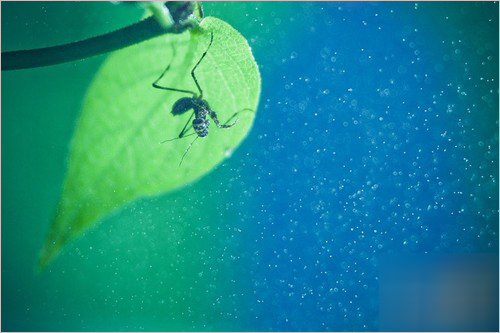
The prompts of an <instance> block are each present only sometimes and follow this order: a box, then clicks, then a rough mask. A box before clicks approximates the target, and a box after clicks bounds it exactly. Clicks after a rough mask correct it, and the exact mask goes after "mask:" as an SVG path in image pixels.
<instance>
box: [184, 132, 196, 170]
mask: <svg viewBox="0 0 500 333" xmlns="http://www.w3.org/2000/svg"><path fill="white" fill-rule="evenodd" d="M198 138H199V136H197V137H196V138H194V140H193V141H191V143H190V144H189V146H188V147H187V149H186V151H185V152H184V155H182V158H181V162H180V163H179V166H181V164H182V161H184V157H185V156H186V154H187V153H188V151H189V149H191V146H192V145H193V143H194V142H195V141H196V140H197V139H198Z"/></svg>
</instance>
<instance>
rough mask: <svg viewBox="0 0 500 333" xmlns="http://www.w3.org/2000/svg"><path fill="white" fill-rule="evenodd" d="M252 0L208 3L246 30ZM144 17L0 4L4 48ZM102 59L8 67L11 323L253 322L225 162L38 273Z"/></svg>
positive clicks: (5, 243)
mask: <svg viewBox="0 0 500 333" xmlns="http://www.w3.org/2000/svg"><path fill="white" fill-rule="evenodd" d="M245 6H247V4H231V6H228V4H217V3H213V4H212V3H209V4H207V5H206V6H205V13H206V15H210V13H211V9H213V8H214V7H215V8H217V9H218V14H219V15H218V17H220V18H223V19H224V18H226V17H230V18H231V20H228V21H229V23H231V24H232V25H233V26H234V27H235V28H236V29H238V30H240V29H241V30H240V31H241V32H242V33H243V34H244V35H245V33H246V32H248V31H249V30H251V28H252V27H251V25H250V26H249V27H248V23H247V29H244V28H241V27H239V26H238V25H241V24H243V22H245V21H247V19H246V18H245V17H244V16H240V15H238V18H236V17H233V16H232V13H234V12H239V13H241V12H245V8H243V7H245ZM261 6H262V5H261ZM265 6H268V7H276V6H278V4H268V5H265ZM234 7H239V8H240V9H237V8H234ZM280 7H282V8H281V9H280V10H283V9H286V8H284V7H285V6H284V5H280ZM141 16H142V11H141V10H139V9H136V8H133V7H128V6H115V5H112V4H111V3H109V2H100V3H99V2H83V3H60V2H52V3H41V2H32V3H30V2H29V3H26V2H2V51H6V50H15V49H28V48H36V47H44V46H49V45H55V44H60V43H66V42H71V41H74V40H78V39H82V38H86V37H89V36H93V35H96V34H101V33H103V32H108V31H111V30H114V29H117V28H120V27H122V26H126V25H128V24H130V23H133V22H136V21H137V20H138V19H139V18H140V17H141ZM104 57H105V56H99V57H95V58H92V59H88V60H83V61H78V62H73V63H69V64H63V65H58V66H53V67H49V68H40V69H33V70H23V71H14V72H4V73H2V160H3V161H2V198H3V201H2V330H21V331H22V330H26V331H29V330H39V331H44V330H54V331H58V330H64V331H65V330H69V331H71V330H89V331H92V330H153V331H154V330H225V329H231V330H238V329H240V330H243V329H245V327H247V326H248V325H247V324H248V323H247V322H246V318H245V297H246V296H245V295H242V294H241V290H250V289H249V288H247V287H248V286H247V284H248V283H249V281H247V280H246V279H245V276H242V275H241V274H239V272H244V271H245V266H247V263H246V262H245V260H244V259H242V258H240V257H238V256H235V255H234V254H237V253H240V252H241V249H242V248H244V247H245V243H246V242H250V241H251V240H249V239H244V237H245V236H244V233H241V232H240V231H239V230H238V229H239V228H244V227H245V226H244V225H238V223H241V221H244V220H242V219H241V218H240V217H238V216H236V212H237V209H228V207H227V206H226V200H225V199H226V198H228V197H231V196H233V197H234V193H238V192H240V191H243V189H242V188H241V187H239V186H238V184H239V183H238V182H232V184H231V185H230V186H224V185H222V186H221V184H224V183H225V181H226V179H227V177H228V176H230V175H229V174H228V173H229V171H228V169H227V168H224V167H222V168H218V169H217V170H214V171H213V172H212V173H211V174H209V175H208V176H207V177H205V178H203V179H202V180H201V181H199V182H197V183H195V184H193V185H191V186H188V187H187V188H185V189H183V190H181V191H177V192H176V193H173V194H170V195H165V196H162V197H159V198H154V199H144V200H139V201H138V202H136V203H134V204H132V205H130V206H128V207H126V208H125V209H123V210H122V211H121V212H120V213H118V214H116V215H114V216H112V217H110V218H108V219H106V220H105V221H104V223H102V224H100V225H98V226H97V227H96V228H94V229H93V230H91V231H90V232H88V233H87V234H86V235H85V236H84V237H82V238H81V239H79V240H77V241H76V242H73V243H72V244H70V245H69V246H68V247H67V249H66V250H65V251H64V252H63V253H62V255H60V256H59V257H58V258H57V259H56V260H55V262H54V263H53V264H52V265H51V266H49V267H48V269H47V271H46V272H44V273H42V274H39V275H36V274H35V273H34V267H35V263H36V260H37V255H38V251H39V250H40V248H41V246H42V243H43V240H44V238H45V235H46V232H47V230H48V226H49V223H50V220H51V218H52V216H53V213H54V209H55V207H56V203H57V201H58V198H59V195H60V188H61V184H62V181H63V177H64V175H65V167H66V165H65V162H66V159H67V153H68V143H69V141H70V138H71V136H72V132H73V129H74V126H75V121H76V119H77V117H78V112H79V109H80V105H81V101H82V98H83V96H84V93H85V90H86V88H87V86H88V85H89V83H90V81H91V78H92V75H93V74H94V73H95V71H96V69H97V68H98V67H99V65H100V63H101V62H102V61H103V59H104ZM240 153H241V149H240V150H239V151H237V152H236V153H235V154H234V155H233V156H234V159H237V158H238V154H240ZM212 188H217V191H215V192H214V193H212V192H211V191H210V189H212ZM208 192H209V193H208ZM233 192H234V193H233ZM207 194H208V195H207ZM200 203H202V206H198V204H200ZM247 204H248V203H247ZM237 222H238V223H237ZM236 227H237V228H236Z"/></svg>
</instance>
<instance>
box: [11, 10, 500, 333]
mask: <svg viewBox="0 0 500 333" xmlns="http://www.w3.org/2000/svg"><path fill="white" fill-rule="evenodd" d="M204 9H205V15H207V16H216V17H219V18H221V19H224V20H226V21H227V22H228V23H230V24H231V25H233V27H235V28H236V29H237V30H239V31H240V32H241V33H242V34H243V35H244V36H245V37H246V38H247V39H248V41H249V43H250V45H251V46H252V50H253V52H254V55H255V58H256V61H257V63H258V64H259V68H260V71H261V75H262V95H261V101H260V106H259V110H258V113H257V117H256V122H255V125H254V127H253V129H252V131H251V133H250V135H249V136H248V138H247V139H246V140H245V142H244V143H243V144H242V145H241V146H240V147H239V149H238V150H237V151H236V152H235V153H234V154H233V156H232V157H231V158H230V159H229V160H227V161H226V162H224V164H223V165H221V166H219V167H218V168H216V169H215V170H214V171H212V172H211V173H210V174H208V175H207V176H205V177H204V178H203V179H201V180H199V181H197V182H196V183H194V184H192V185H189V186H187V187H185V188H183V189H181V190H178V191H176V192H174V193H171V194H167V195H164V196H161V197H158V198H152V199H141V200H138V201H137V202H135V203H133V204H131V205H128V206H127V207H125V208H124V209H123V210H122V211H121V212H120V213H118V214H115V215H113V216H111V217H109V218H107V219H105V220H104V221H103V223H101V224H99V225H98V226H97V227H95V228H93V229H92V230H91V231H89V232H88V233H86V234H85V235H84V236H83V237H82V238H80V239H79V240H77V241H75V242H73V243H72V244H70V245H69V246H68V248H67V249H66V251H65V252H64V253H63V254H62V255H61V256H60V257H59V258H57V259H56V261H55V262H54V263H53V264H52V265H51V266H50V267H49V268H48V269H47V271H45V272H43V273H42V274H38V275H37V274H35V273H34V266H35V263H36V260H37V254H38V251H39V249H40V248H41V245H42V243H43V240H44V237H45V233H46V232H47V230H48V226H49V224H50V219H51V217H52V214H53V211H54V209H55V206H56V203H57V201H58V199H59V195H60V189H61V185H62V181H63V179H64V175H65V163H66V158H67V153H68V143H69V140H70V138H71V135H72V132H73V129H74V124H75V122H76V119H77V118H78V112H79V109H80V104H81V101H82V98H83V96H84V94H85V90H86V88H87V87H88V85H89V83H90V81H91V79H92V75H93V74H94V73H95V71H96V69H97V68H98V66H99V64H100V63H101V62H102V61H103V59H104V56H99V57H95V58H92V59H88V60H84V61H78V62H74V63H69V64H64V65H58V66H53V67H48V68H40V69H33V70H26V71H16V72H3V73H2V199H3V200H2V330H4V331H5V330H9V331H18V330H22V331H30V330H37V331H44V330H50V331H66V330H68V331H71V330H76V331H81V330H85V331H93V330H101V331H116V330H120V331H123V330H146V331H165V330H167V331H168V330H181V331H188V330H243V331H247V330H252V331H254V330H257V331H258V330H262V331H297V330H304V331H310V330H313V331H324V330H330V331H331V330H334V331H373V330H378V283H379V282H378V274H379V271H378V268H379V259H380V255H382V254H387V253H423V252H429V253H441V252H444V253H446V252H490V253H498V245H499V244H498V218H499V216H498V200H499V197H498V167H499V166H498V125H499V124H498V69H499V66H498V48H499V43H498V40H499V36H498V24H499V22H498V10H499V8H498V3H493V2H417V3H413V2H404V3H403V2H384V3H377V2H375V3H373V2H370V3H368V2H362V3H361V2H349V3H336V2H289V3H287V2H283V3H259V2H238V3H231V2H209V3H205V4H204ZM141 15H142V12H141V11H140V10H139V9H136V8H132V7H127V6H125V7H121V6H116V5H112V4H110V3H103V2H102V3H99V2H97V3H61V4H57V3H43V2H41V3H28V4H22V3H16V2H14V3H9V2H7V3H6V2H3V3H2V51H5V50H14V49H23V48H34V47H43V46H49V45H55V44H60V43H66V42H70V41H74V40H78V39H82V38H86V37H89V36H93V35H97V34H101V33H103V32H107V31H110V30H113V29H117V28H119V27H122V26H125V25H127V24H130V23H133V22H135V21H136V20H137V19H139V18H140V17H141ZM172 257H174V258H175V260H173V261H172V260H171V258H172Z"/></svg>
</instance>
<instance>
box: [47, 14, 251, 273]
mask: <svg viewBox="0 0 500 333" xmlns="http://www.w3.org/2000/svg"><path fill="white" fill-rule="evenodd" d="M200 27H201V28H202V30H201V32H200V31H197V32H194V31H190V32H185V33H183V34H180V35H166V36H161V37H158V38H155V39H152V40H149V41H146V42H143V43H140V44H138V45H135V46H131V47H128V48H126V49H123V50H120V51H117V52H115V53H113V54H112V55H111V56H109V58H108V59H107V60H106V61H105V62H104V64H103V65H102V67H101V68H100V70H99V72H98V73H97V75H96V77H95V79H94V81H93V83H92V84H91V86H90V88H89V90H88V92H87V95H86V97H85V100H84V104H83V110H82V113H81V116H80V119H79V120H78V124H77V128H76V131H75V134H74V137H73V139H72V143H71V148H70V157H69V162H68V171H67V175H66V179H65V182H64V186H63V193H62V197H61V199H60V202H59V205H58V207H57V210H56V216H55V219H54V221H53V224H52V226H51V228H50V230H49V234H48V236H47V240H46V243H45V245H44V248H43V249H42V252H41V255H40V262H39V267H40V268H41V269H42V268H44V267H45V266H46V265H47V264H48V263H49V262H50V261H51V260H52V259H53V258H54V257H55V256H56V255H57V254H58V253H59V252H60V250H61V249H62V247H63V246H64V245H65V244H66V243H67V242H68V241H70V240H72V239H74V238H75V237H77V236H79V235H80V234H81V233H82V232H84V231H85V230H86V229H88V228H89V227H91V226H93V225H94V224H95V223H96V222H97V221H98V220H100V219H102V218H103V217H105V216H106V215H108V214H110V213H111V212H113V211H115V210H117V209H119V208H120V207H122V206H123V205H125V204H127V203H129V202H131V201H133V200H135V199H137V198H140V197H144V196H154V195H158V194H161V193H164V192H167V191H172V190H174V189H177V188H179V187H181V186H183V185H186V184H188V183H190V182H192V181H194V180H196V179H197V178H199V177H201V176H203V175H204V174H206V173H207V172H209V171H210V170H212V169H213V168H214V167H215V166H216V165H218V164H220V163H221V162H222V161H223V160H224V159H225V158H227V157H228V156H229V155H231V152H232V151H233V150H234V149H235V148H236V147H237V146H238V145H239V144H240V143H241V141H242V140H243V139H244V138H245V136H246V135H247V134H248V132H249V130H250V128H251V126H252V123H253V119H254V116H255V113H254V112H251V111H246V112H240V113H239V114H238V115H237V118H238V120H239V121H238V122H237V124H236V125H234V126H233V127H230V128H227V129H218V128H217V127H216V126H215V124H213V122H212V123H211V126H210V129H209V134H208V136H207V137H205V138H199V139H198V140H196V142H195V143H194V144H193V145H192V147H191V149H190V151H189V153H188V154H187V155H186V157H185V158H184V161H183V162H182V165H181V166H179V162H180V161H181V157H182V155H183V154H184V152H185V151H186V149H187V147H188V146H189V144H190V143H191V142H192V140H193V138H195V137H196V136H195V135H192V136H190V137H187V138H183V139H179V140H175V141H170V142H166V143H163V144H160V142H161V141H164V140H166V139H171V138H175V137H177V136H178V135H179V133H180V131H181V130H182V128H183V127H184V125H185V124H186V122H187V121H188V119H189V116H190V115H191V111H189V112H186V113H184V114H182V115H177V116H173V115H172V114H171V113H170V111H171V110H172V106H173V104H174V103H175V102H176V101H177V100H178V99H179V98H182V97H189V96H191V95H189V94H186V93H180V92H172V91H166V90H160V89H155V88H153V87H152V83H153V82H154V81H155V80H156V79H157V78H158V77H159V76H160V74H161V73H162V72H163V71H164V69H165V68H166V67H167V65H168V64H169V63H170V69H169V70H168V71H167V72H166V74H165V76H164V77H163V78H162V80H161V81H160V82H159V84H160V85H162V86H167V87H175V88H177V89H184V90H192V91H197V90H196V85H195V83H194V81H193V79H192V78H191V75H190V72H191V69H192V68H193V67H194V65H195V64H196V62H197V61H198V60H199V59H200V57H201V55H202V54H203V52H205V51H206V49H207V46H208V44H209V41H210V35H211V34H210V32H212V33H213V36H214V39H213V44H212V46H211V47H210V49H209V51H208V53H207V55H206V57H205V58H204V59H203V61H202V62H201V63H200V65H199V66H198V68H197V69H196V77H197V78H198V81H199V83H200V86H201V87H202V89H203V92H204V96H203V98H204V99H206V100H207V101H208V103H210V106H211V108H212V109H213V110H214V111H216V112H217V114H218V118H219V120H220V121H221V123H224V122H225V121H226V120H228V119H229V118H230V117H231V116H232V115H233V114H234V113H235V112H236V111H240V110H242V109H244V108H249V109H252V110H255V111H256V110H257V104H258V100H259V94H260V75H259V71H258V68H257V64H256V63H255V60H254V58H253V55H252V52H251V49H250V47H249V45H248V43H247V41H246V40H245V39H244V37H243V36H241V35H240V34H239V33H238V32H237V31H236V30H234V29H233V28H232V27H231V26H229V25H228V24H227V23H225V22H223V21H221V20H218V19H216V18H212V17H207V18H205V19H204V20H203V21H202V22H201V25H200Z"/></svg>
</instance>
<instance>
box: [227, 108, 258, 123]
mask: <svg viewBox="0 0 500 333" xmlns="http://www.w3.org/2000/svg"><path fill="white" fill-rule="evenodd" d="M243 111H250V112H254V111H253V110H252V109H243V110H240V111H236V112H235V113H233V115H232V116H231V117H230V118H229V119H228V120H226V122H225V123H224V125H226V124H227V123H229V122H230V121H231V120H232V119H233V118H234V117H236V116H237V115H238V114H239V113H240V112H243ZM236 122H237V121H235V122H234V123H233V124H232V125H231V126H233V125H234V124H236Z"/></svg>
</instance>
